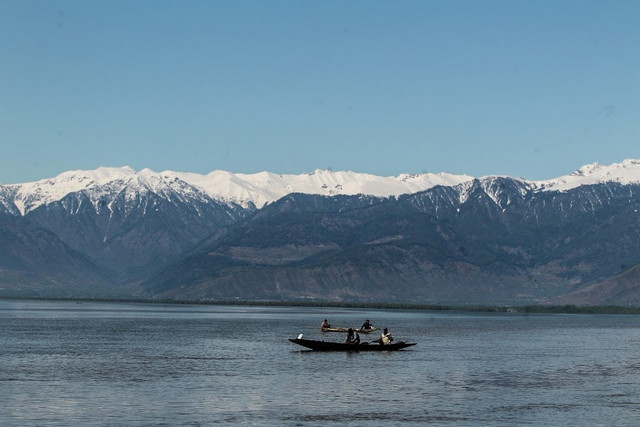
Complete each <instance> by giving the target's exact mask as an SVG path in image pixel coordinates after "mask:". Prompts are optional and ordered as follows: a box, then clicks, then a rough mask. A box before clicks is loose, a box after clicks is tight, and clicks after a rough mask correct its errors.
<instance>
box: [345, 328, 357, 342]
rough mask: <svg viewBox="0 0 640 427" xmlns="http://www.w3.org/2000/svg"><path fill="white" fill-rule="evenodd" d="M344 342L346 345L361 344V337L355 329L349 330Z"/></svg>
mask: <svg viewBox="0 0 640 427" xmlns="http://www.w3.org/2000/svg"><path fill="white" fill-rule="evenodd" d="M344 342H345V344H360V335H358V333H357V332H355V331H354V330H353V328H349V330H348V331H347V339H346V340H345V341H344Z"/></svg>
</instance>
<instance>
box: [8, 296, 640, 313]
mask: <svg viewBox="0 0 640 427" xmlns="http://www.w3.org/2000/svg"><path fill="white" fill-rule="evenodd" d="M0 301H69V302H103V303H144V304H175V305H185V304H188V305H246V306H258V307H260V306H264V307H327V308H331V307H333V308H361V309H367V308H370V309H389V310H424V311H464V312H478V313H516V314H517V313H520V314H523V313H524V314H536V313H540V314H544V313H558V314H640V307H631V306H620V305H605V306H577V305H570V304H567V305H481V304H473V305H463V304H460V305H456V304H413V303H383V302H335V301H294V300H289V301H288V300H255V301H254V300H235V299H233V300H207V301H195V300H194V301H192V300H150V299H139V298H57V297H56V298H53V297H52V298H45V297H17V296H14V297H10V296H0Z"/></svg>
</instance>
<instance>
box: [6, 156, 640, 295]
mask: <svg viewBox="0 0 640 427" xmlns="http://www.w3.org/2000/svg"><path fill="white" fill-rule="evenodd" d="M620 165H622V166H620ZM638 166H640V163H639V162H636V161H625V162H624V163H623V164H619V165H617V169H616V171H618V172H619V171H620V170H622V171H623V172H624V173H618V172H616V173H613V172H612V169H611V168H610V167H609V168H608V167H599V166H593V165H591V166H590V167H585V168H581V169H580V170H578V171H576V172H575V173H574V174H572V175H568V176H566V177H562V178H561V179H557V180H550V181H545V182H530V181H525V180H522V179H514V178H510V177H485V178H480V179H471V178H470V177H454V176H451V175H438V176H435V178H436V179H437V180H439V182H440V181H443V180H445V178H446V180H445V181H446V182H444V185H435V184H433V182H431V181H429V179H434V176H431V177H426V176H421V177H416V176H403V178H402V179H378V178H375V177H372V176H369V175H366V176H364V177H361V176H359V175H358V174H353V173H349V174H346V173H345V174H342V175H340V174H337V173H335V174H334V173H331V172H326V173H319V172H316V173H314V174H313V175H308V176H304V177H299V176H296V177H293V178H291V177H288V176H282V175H280V176H276V175H273V174H266V173H264V174H259V176H242V177H238V176H235V175H231V174H228V173H226V174H223V173H216V174H215V176H213V173H212V174H209V175H207V176H201V175H193V174H178V173H172V172H163V173H160V174H156V173H153V172H151V171H143V172H140V173H136V172H135V171H133V170H130V169H128V168H121V169H108V168H107V169H104V168H103V169H100V170H97V171H88V172H86V171H85V172H82V171H81V172H74V173H65V174H62V175H61V176H59V177H56V178H55V179H51V180H43V181H41V182H37V183H31V184H28V185H27V184H25V185H9V186H0V296H2V295H5V296H7V295H11V296H19V295H23V296H37V295H40V296H114V295H117V296H135V297H147V298H155V299H194V300H195V299H197V300H206V299H220V298H225V299H226V298H239V299H322V300H339V301H349V300H351V301H394V302H420V303H451V304H467V303H473V304H478V303H482V304H529V303H545V302H551V303H561V304H572V303H576V304H610V303H615V304H637V301H638V299H639V298H638V297H637V295H638V294H640V291H638V290H636V289H638V288H640V283H638V282H637V277H638V273H637V266H638V264H639V262H640V215H639V212H638V209H640V184H638V181H639V180H638V179H635V178H634V176H635V175H634V174H632V173H630V171H632V170H634V169H633V168H638ZM612 175H613V177H612ZM605 176H608V177H609V178H607V179H603V178H602V177H605ZM221 177H223V178H224V179H226V180H227V181H225V182H226V184H223V183H221V181H220V180H221V179H222V178H221ZM240 178H242V179H240ZM274 182H276V184H277V188H278V191H277V192H276V191H270V190H269V185H274ZM430 182H431V183H430ZM405 183H408V184H409V185H410V186H412V187H411V188H414V189H415V188H416V187H415V186H416V185H419V188H426V189H425V190H424V191H418V192H416V191H413V192H412V191H411V188H409V187H405V186H404V185H405ZM296 185H297V186H298V187H300V188H303V189H304V190H305V193H306V194H302V193H289V194H286V195H285V196H284V197H281V196H280V194H281V192H283V191H284V192H286V189H287V188H294V187H295V186H296ZM367 185H375V186H377V187H378V188H379V187H381V186H382V187H384V188H385V189H384V196H379V195H378V196H375V195H369V196H366V195H362V194H352V193H353V192H355V191H361V190H362V188H366V186H367ZM434 185H435V186H434ZM220 187H224V188H225V189H226V190H225V196H224V197H220V196H218V195H216V193H215V191H214V189H217V188H220ZM328 188H329V190H328ZM345 188H352V189H351V190H348V191H347V190H345ZM328 193H329V194H328ZM389 193H391V195H389ZM253 194H257V195H256V196H253ZM254 201H255V202H254ZM256 206H263V207H262V208H260V209H258V208H257V207H256ZM636 284H637V285H636Z"/></svg>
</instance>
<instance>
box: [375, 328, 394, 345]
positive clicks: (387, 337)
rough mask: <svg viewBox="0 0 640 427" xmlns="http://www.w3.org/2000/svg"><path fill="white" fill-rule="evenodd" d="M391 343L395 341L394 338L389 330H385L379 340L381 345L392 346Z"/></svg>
mask: <svg viewBox="0 0 640 427" xmlns="http://www.w3.org/2000/svg"><path fill="white" fill-rule="evenodd" d="M391 341H393V337H392V336H391V334H390V333H389V330H388V329H387V328H384V330H383V331H382V334H381V335H380V339H379V340H378V342H379V343H380V344H381V345H389V344H391Z"/></svg>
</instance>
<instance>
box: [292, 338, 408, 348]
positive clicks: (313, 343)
mask: <svg viewBox="0 0 640 427" xmlns="http://www.w3.org/2000/svg"><path fill="white" fill-rule="evenodd" d="M289 341H291V342H292V343H295V344H298V345H301V346H302V347H306V348H309V349H311V350H315V351H395V350H401V349H403V348H407V347H411V346H414V345H416V343H415V342H403V341H398V342H395V343H391V344H388V345H380V344H369V343H361V344H346V343H341V342H331V341H317V340H306V339H303V338H289Z"/></svg>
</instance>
